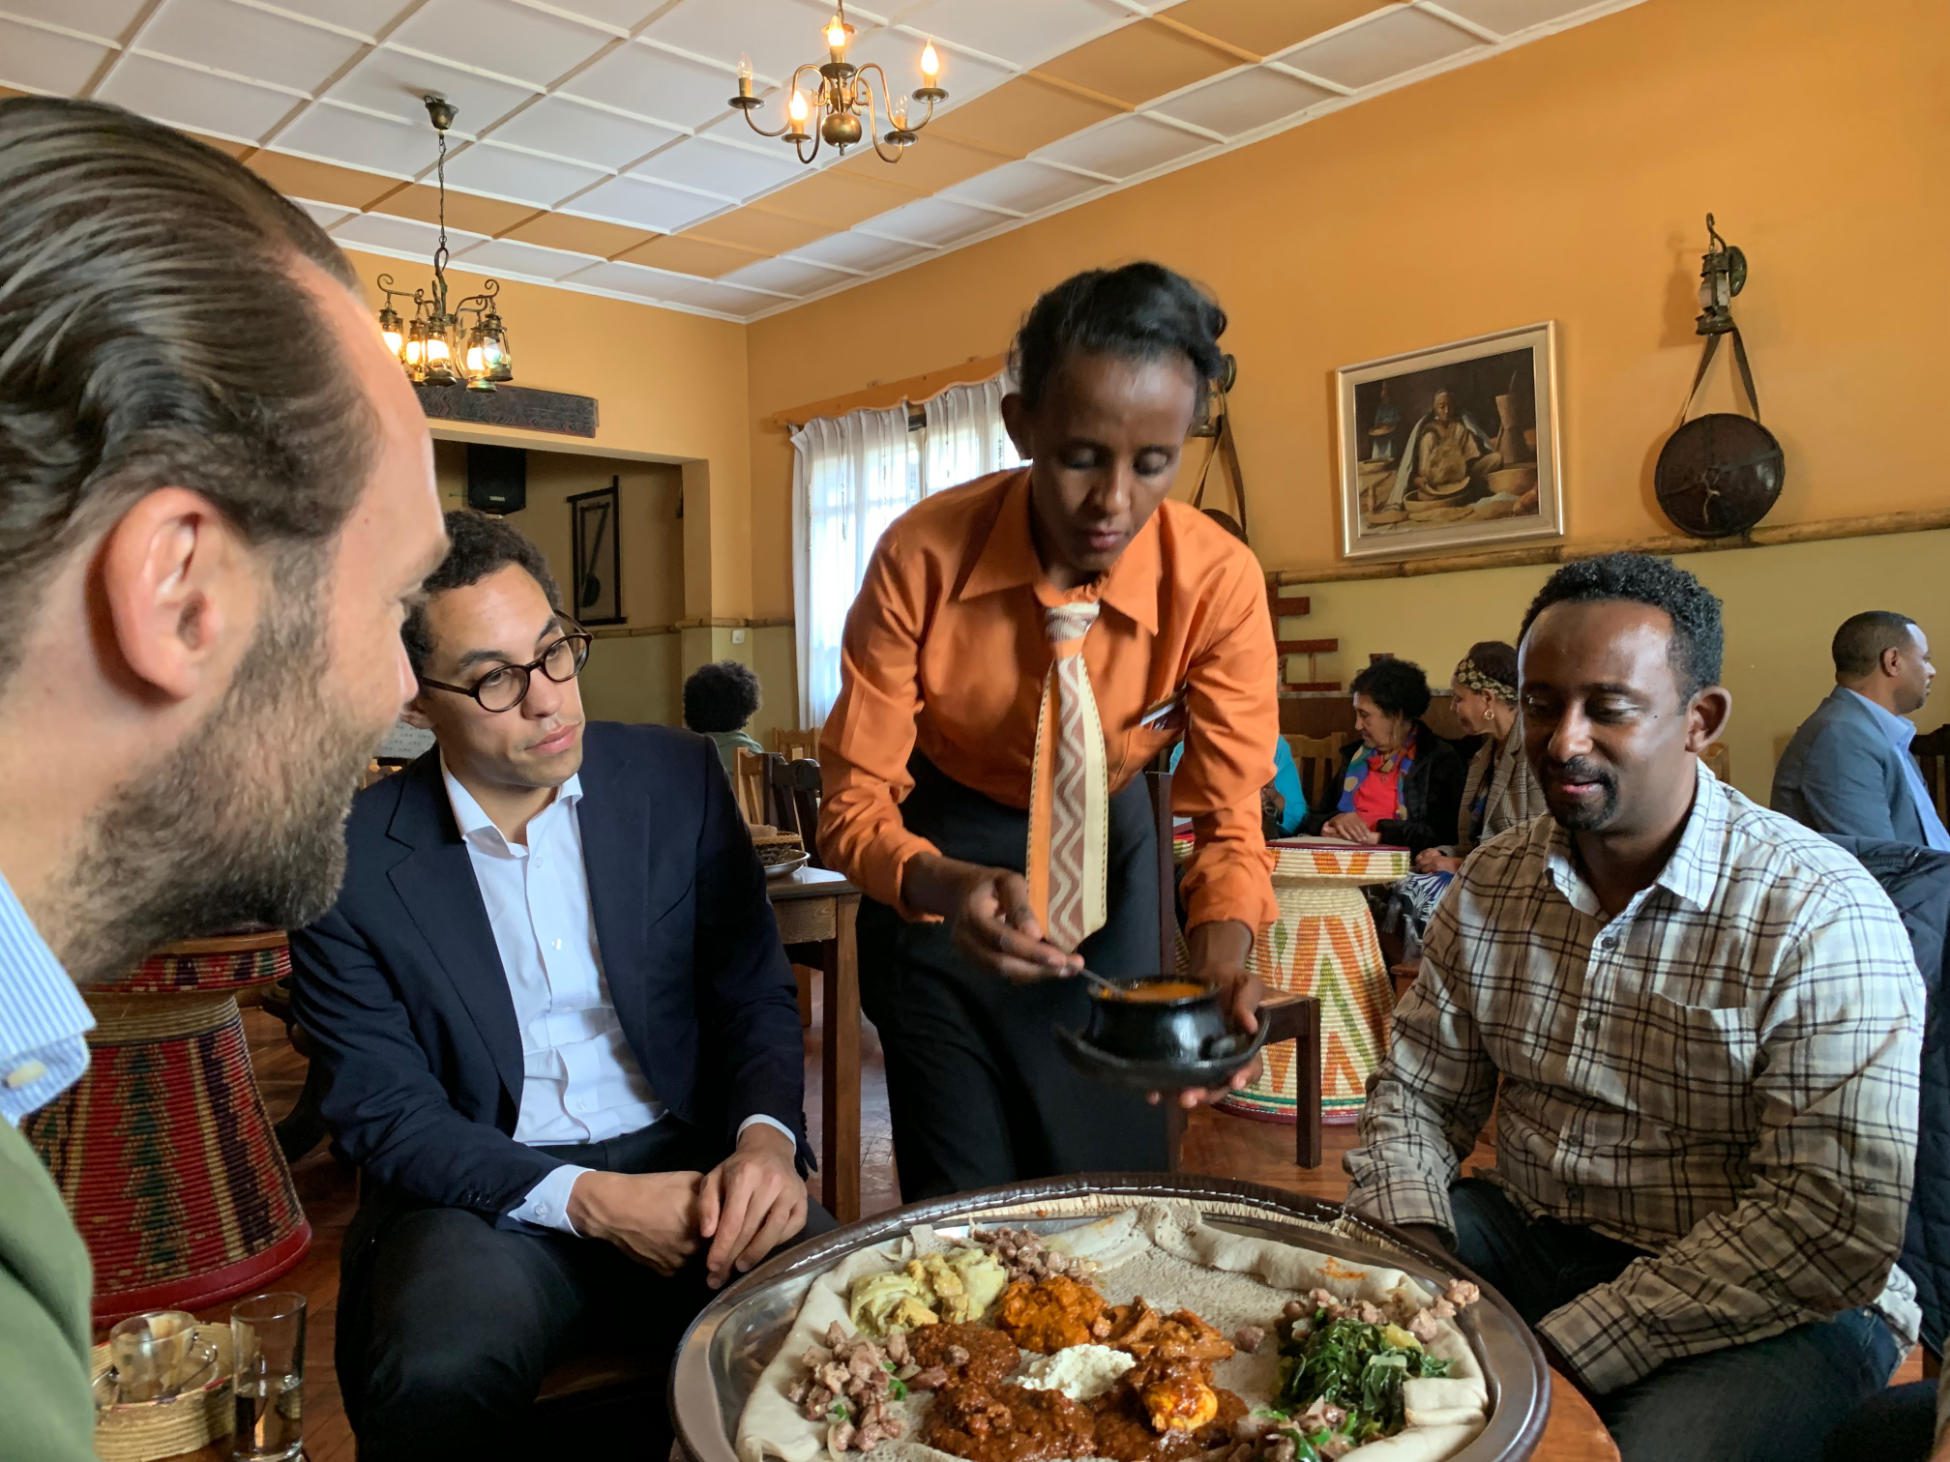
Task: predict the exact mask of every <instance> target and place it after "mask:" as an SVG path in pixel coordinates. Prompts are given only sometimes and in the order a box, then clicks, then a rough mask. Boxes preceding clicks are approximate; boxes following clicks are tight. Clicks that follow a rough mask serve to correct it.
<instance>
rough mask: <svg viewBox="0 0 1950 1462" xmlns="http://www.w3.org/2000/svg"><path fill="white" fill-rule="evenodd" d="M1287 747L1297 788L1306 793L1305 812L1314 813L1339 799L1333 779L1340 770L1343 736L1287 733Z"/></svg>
mask: <svg viewBox="0 0 1950 1462" xmlns="http://www.w3.org/2000/svg"><path fill="white" fill-rule="evenodd" d="M1286 744H1287V746H1288V747H1289V748H1290V749H1291V750H1292V752H1293V766H1294V770H1295V771H1297V772H1299V774H1300V790H1301V791H1303V792H1305V793H1306V794H1307V807H1308V810H1309V811H1313V812H1318V811H1319V810H1320V809H1321V808H1323V807H1330V806H1332V805H1333V804H1334V803H1336V802H1338V801H1339V800H1340V787H1339V786H1338V785H1337V784H1336V779H1337V778H1338V777H1339V775H1340V770H1341V747H1342V746H1344V745H1345V744H1346V738H1344V737H1339V736H1289V737H1287V739H1286Z"/></svg>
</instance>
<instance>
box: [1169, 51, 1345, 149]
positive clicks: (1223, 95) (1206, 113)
mask: <svg viewBox="0 0 1950 1462" xmlns="http://www.w3.org/2000/svg"><path fill="white" fill-rule="evenodd" d="M1335 95H1336V93H1334V92H1331V91H1323V90H1322V89H1321V88H1320V87H1318V86H1311V85H1309V84H1308V83H1306V82H1304V81H1302V80H1300V79H1299V78H1298V77H1297V76H1288V75H1287V74H1286V73H1285V72H1282V71H1273V70H1270V69H1268V68H1267V67H1264V66H1248V67H1245V68H1244V69H1242V70H1239V71H1234V72H1231V73H1230V74H1228V75H1225V76H1221V77H1220V78H1219V79H1218V80H1217V81H1211V82H1207V83H1206V84H1205V85H1204V86H1201V87H1198V88H1197V89H1196V90H1193V91H1187V92H1181V93H1180V94H1179V95H1177V96H1174V97H1170V98H1167V99H1166V100H1164V101H1161V102H1159V103H1158V104H1157V105H1156V106H1155V107H1153V108H1152V110H1153V111H1157V112H1163V113H1164V114H1165V115H1166V116H1168V117H1173V118H1176V119H1177V120H1178V121H1180V122H1190V123H1191V124H1192V125H1193V126H1194V127H1203V128H1205V129H1206V130H1207V131H1209V132H1217V133H1218V134H1219V135H1220V136H1221V137H1239V136H1242V135H1243V134H1245V133H1247V132H1251V131H1254V130H1256V129H1258V128H1260V127H1266V126H1270V125H1271V124H1273V123H1275V122H1278V121H1282V120H1284V119H1285V118H1287V117H1290V116H1292V115H1293V114H1294V113H1295V112H1303V111H1305V110H1306V109H1307V108H1308V107H1314V106H1319V105H1320V104H1321V103H1322V102H1325V101H1331V100H1333V98H1334V97H1335Z"/></svg>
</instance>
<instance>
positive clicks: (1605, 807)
mask: <svg viewBox="0 0 1950 1462" xmlns="http://www.w3.org/2000/svg"><path fill="white" fill-rule="evenodd" d="M1540 780H1541V781H1542V782H1543V787H1544V805H1545V806H1546V807H1548V808H1549V809H1550V814H1551V816H1552V817H1553V818H1554V819H1556V821H1557V825H1558V826H1559V827H1561V828H1563V829H1564V830H1565V831H1566V832H1572V833H1594V832H1599V831H1601V830H1602V829H1604V828H1606V827H1609V826H1610V825H1611V822H1612V820H1613V819H1614V818H1616V817H1617V816H1618V781H1617V779H1616V778H1615V777H1613V776H1611V775H1610V774H1609V773H1607V772H1605V771H1603V770H1601V769H1600V768H1598V767H1595V766H1593V765H1591V763H1589V762H1585V761H1570V762H1566V763H1564V765H1563V766H1561V767H1552V766H1546V767H1545V768H1544V769H1543V775H1542V777H1541V778H1540ZM1564 782H1590V783H1594V784H1596V785H1597V787H1598V789H1599V795H1598V796H1597V797H1595V798H1594V797H1581V798H1578V799H1576V800H1575V801H1573V802H1571V803H1570V804H1569V805H1568V806H1567V805H1560V801H1559V799H1558V798H1554V797H1553V796H1552V793H1553V791H1554V790H1555V789H1556V788H1557V787H1558V786H1559V785H1561V784H1562V783H1564ZM1560 796H1561V794H1560Z"/></svg>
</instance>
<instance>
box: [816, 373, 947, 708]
mask: <svg viewBox="0 0 1950 1462" xmlns="http://www.w3.org/2000/svg"><path fill="white" fill-rule="evenodd" d="M915 435H917V434H916V433H911V432H909V431H908V429H907V408H906V407H905V406H897V407H894V408H893V409H891V410H888V411H855V412H852V413H850V414H848V415H846V416H842V417H836V418H829V417H818V418H815V419H813V420H812V421H809V422H807V423H806V424H805V425H804V426H802V427H801V428H799V430H798V431H796V432H794V433H793V434H792V447H793V451H794V453H795V460H794V463H793V470H792V559H793V566H794V570H795V572H794V574H793V600H794V610H795V614H794V619H793V624H794V633H795V636H796V638H797V640H798V649H799V724H800V725H801V726H819V725H822V724H824V723H825V720H826V713H827V712H828V711H830V710H831V709H832V707H833V702H834V700H835V699H836V698H837V697H838V696H839V693H840V636H841V634H842V632H843V631H844V630H845V628H846V612H847V610H848V609H849V608H850V607H851V606H852V604H853V598H854V596H855V595H856V594H858V593H859V592H860V580H861V579H862V578H863V577H865V575H866V572H867V559H868V557H869V555H871V554H872V553H873V548H874V545H875V544H876V543H878V542H879V541H880V535H881V534H882V533H883V532H885V531H886V528H887V525H888V524H889V523H891V522H893V521H894V519H896V518H898V517H899V516H900V515H901V514H902V513H904V512H906V511H907V509H908V508H909V507H911V506H912V505H913V504H914V503H916V502H918V501H919V500H920V497H921V479H920V460H919V447H918V444H917V443H916V442H915V441H914V440H913V438H914V436H915Z"/></svg>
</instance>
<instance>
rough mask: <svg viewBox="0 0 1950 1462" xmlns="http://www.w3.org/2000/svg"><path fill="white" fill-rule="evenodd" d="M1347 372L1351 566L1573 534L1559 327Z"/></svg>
mask: <svg viewBox="0 0 1950 1462" xmlns="http://www.w3.org/2000/svg"><path fill="white" fill-rule="evenodd" d="M1337 375H1338V380H1339V392H1338V394H1339V399H1340V471H1341V551H1342V553H1343V554H1344V555H1345V556H1346V557H1348V558H1408V557H1411V556H1413V555H1417V554H1425V553H1447V552H1454V551H1455V550H1457V549H1464V548H1475V547H1483V546H1494V545H1498V544H1504V543H1510V542H1516V541H1521V540H1526V539H1538V538H1561V537H1563V536H1564V504H1563V490H1562V484H1561V481H1560V472H1559V450H1558V446H1559V444H1558V431H1557V350H1556V327H1555V325H1554V324H1553V323H1552V322H1550V321H1545V322H1544V323H1543V324H1540V325H1526V326H1524V327H1523V328H1522V329H1518V330H1504V331H1500V332H1498V333H1497V334H1494V335H1479V336H1477V337H1475V338H1474V339H1472V340H1457V341H1454V342H1452V343H1450V344H1448V345H1438V346H1435V347H1432V348H1431V349H1428V350H1417V351H1411V352H1409V353H1408V354H1406V355H1393V356H1389V357H1387V358H1386V359H1384V360H1370V361H1364V362H1362V363H1361V364H1360V365H1351V366H1343V367H1342V368H1341V370H1340V371H1339V372H1338V373H1337Z"/></svg>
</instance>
